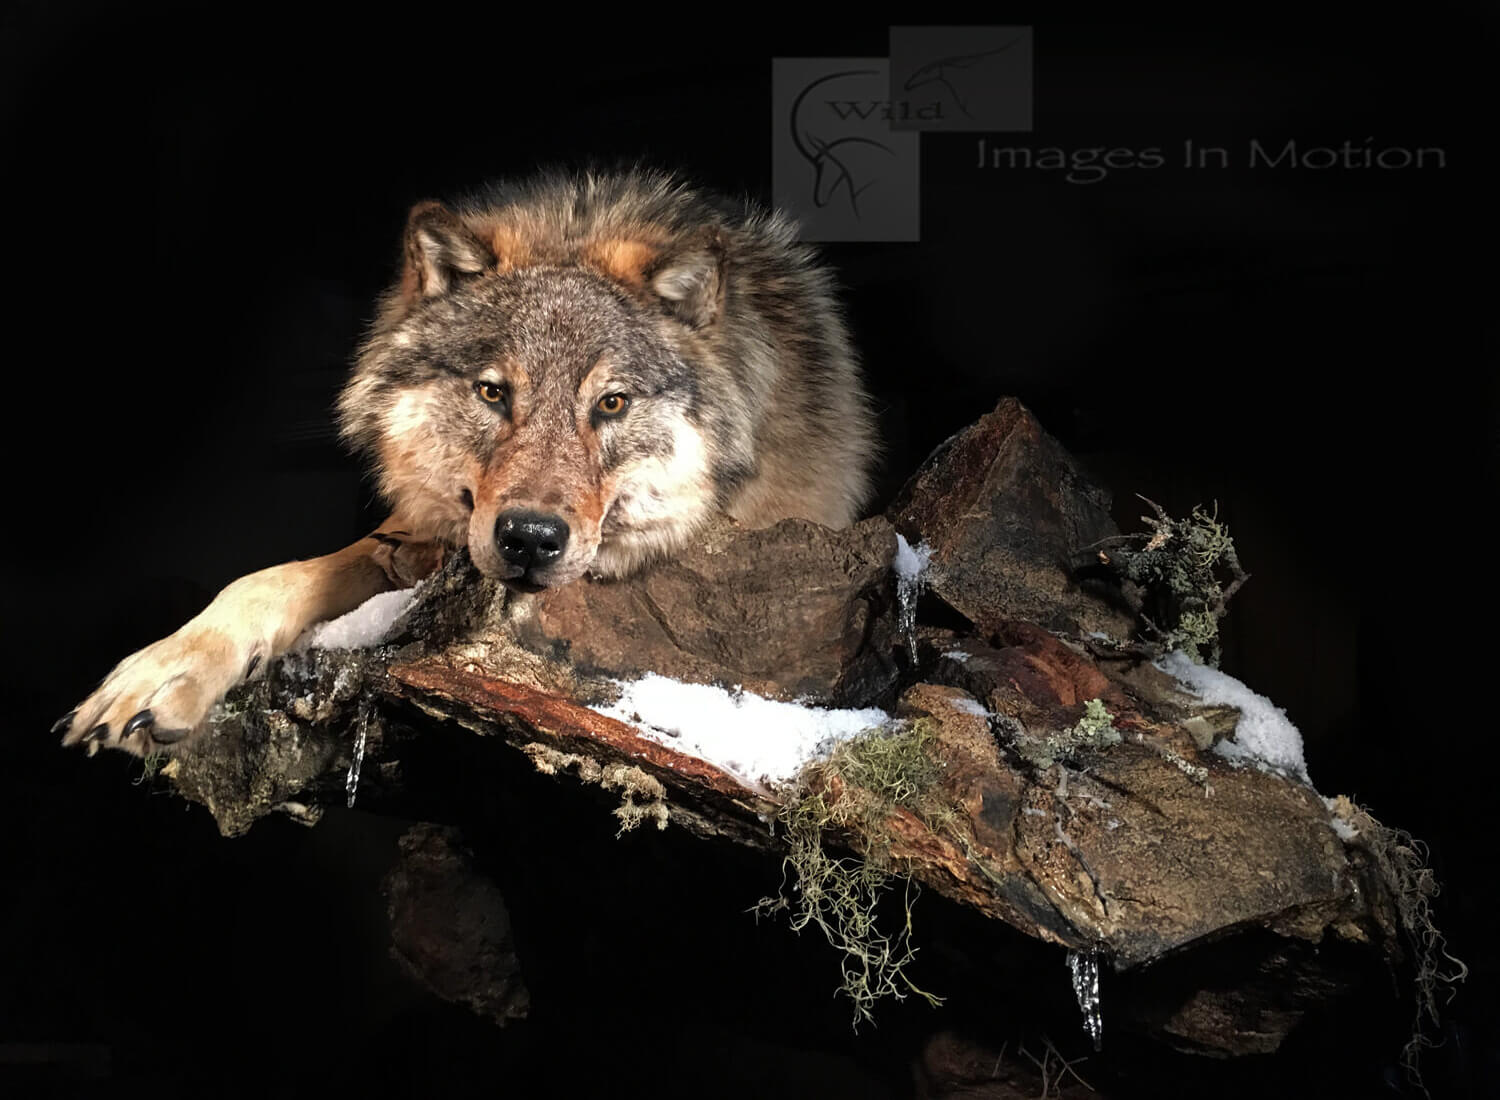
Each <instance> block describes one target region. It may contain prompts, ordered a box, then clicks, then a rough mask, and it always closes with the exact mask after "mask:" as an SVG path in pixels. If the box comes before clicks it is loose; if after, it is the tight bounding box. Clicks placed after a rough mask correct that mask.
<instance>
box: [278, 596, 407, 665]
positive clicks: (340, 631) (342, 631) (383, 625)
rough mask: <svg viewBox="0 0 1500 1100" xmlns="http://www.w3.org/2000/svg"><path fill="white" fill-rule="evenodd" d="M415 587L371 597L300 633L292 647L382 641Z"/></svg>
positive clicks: (347, 646) (352, 645)
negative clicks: (348, 610) (334, 617)
mask: <svg viewBox="0 0 1500 1100" xmlns="http://www.w3.org/2000/svg"><path fill="white" fill-rule="evenodd" d="M416 594H417V590H416V589H415V588H398V589H396V590H395V591H393V592H381V593H379V594H378V595H374V596H371V597H370V598H369V599H368V600H366V601H365V602H364V603H362V604H360V605H359V606H358V607H356V608H355V609H354V610H353V611H351V612H349V613H348V614H347V615H340V616H339V617H338V618H337V619H329V620H328V621H327V622H326V623H319V624H318V625H317V626H315V627H313V628H312V629H310V630H307V631H304V632H303V634H302V636H301V637H300V638H298V639H297V641H296V643H295V644H294V645H293V646H292V648H293V650H302V649H363V648H365V647H366V646H372V645H379V644H380V643H381V642H383V641H385V636H386V635H387V634H389V633H390V630H391V627H392V626H393V625H394V624H395V622H396V620H397V619H398V618H400V617H401V613H402V612H403V611H405V610H406V609H407V608H408V607H410V606H411V602H412V600H413V599H414V598H415V597H416Z"/></svg>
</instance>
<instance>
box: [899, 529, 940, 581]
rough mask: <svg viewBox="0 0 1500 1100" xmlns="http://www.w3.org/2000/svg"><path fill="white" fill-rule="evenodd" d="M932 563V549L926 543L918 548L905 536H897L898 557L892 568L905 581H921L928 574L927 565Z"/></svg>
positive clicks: (920, 543) (918, 545)
mask: <svg viewBox="0 0 1500 1100" xmlns="http://www.w3.org/2000/svg"><path fill="white" fill-rule="evenodd" d="M930 561H932V547H930V546H928V545H927V543H925V542H919V543H917V545H916V546H912V545H911V543H909V542H907V541H906V536H905V535H897V536H896V557H895V560H894V561H892V562H891V568H892V569H893V570H895V573H896V576H897V577H899V578H900V579H901V580H904V581H920V580H921V579H922V574H924V573H926V572H927V563H928V562H930Z"/></svg>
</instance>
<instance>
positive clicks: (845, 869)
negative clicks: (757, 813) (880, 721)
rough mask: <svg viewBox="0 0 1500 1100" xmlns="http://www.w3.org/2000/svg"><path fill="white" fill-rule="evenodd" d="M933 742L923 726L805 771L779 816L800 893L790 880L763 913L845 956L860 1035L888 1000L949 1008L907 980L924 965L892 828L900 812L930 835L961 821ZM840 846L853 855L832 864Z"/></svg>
mask: <svg viewBox="0 0 1500 1100" xmlns="http://www.w3.org/2000/svg"><path fill="white" fill-rule="evenodd" d="M934 736H935V734H934V730H933V724H932V722H931V720H930V719H917V720H916V721H914V722H911V723H909V724H908V725H906V726H905V727H904V728H902V729H901V730H899V731H897V732H895V733H885V732H883V731H879V730H872V731H870V732H869V733H865V734H861V735H860V736H858V737H855V738H852V739H850V740H849V741H846V742H845V743H843V744H842V745H840V746H839V747H838V748H837V749H836V750H835V751H834V753H833V754H832V756H831V757H830V758H829V759H828V760H827V761H826V762H824V763H820V764H813V765H810V766H808V767H807V768H805V769H804V770H803V772H802V774H801V775H800V776H798V779H797V782H796V785H795V786H794V788H793V790H792V791H791V793H790V794H789V796H788V797H787V799H786V801H785V802H784V803H783V804H782V807H781V810H780V812H779V814H778V815H777V816H778V819H779V820H780V821H781V823H782V825H783V831H782V832H783V837H784V839H785V842H786V844H787V855H786V858H785V859H784V860H783V861H782V867H783V870H784V871H785V872H787V874H788V876H790V875H791V874H793V873H795V875H796V885H795V889H793V890H790V891H789V890H788V882H787V881H786V879H783V882H782V888H781V890H780V891H779V892H778V894H777V895H776V896H775V897H769V898H763V899H761V901H760V903H759V904H758V905H757V906H756V912H757V913H765V914H770V913H776V912H782V911H787V912H789V913H790V914H791V926H792V928H793V930H794V931H797V932H801V931H802V930H803V929H804V928H806V927H808V926H809V925H812V926H814V927H816V928H817V929H818V930H819V931H820V932H822V933H823V935H824V937H825V938H826V939H827V940H828V942H829V943H830V944H831V945H833V947H835V948H836V949H837V950H839V951H840V952H841V953H842V956H843V957H842V959H841V962H840V973H841V982H840V989H841V990H842V992H843V993H844V994H845V995H846V996H848V997H849V999H850V1000H851V1001H852V1002H853V1005H854V1026H855V1027H856V1028H858V1026H859V1023H860V1021H862V1020H870V1021H873V1020H874V1013H873V1009H874V1006H875V1004H876V1003H877V1002H878V1001H880V1000H881V999H882V998H885V997H891V998H893V999H895V1000H904V999H905V998H906V997H907V996H908V995H909V994H913V993H915V994H916V995H917V996H919V997H922V998H923V999H924V1000H926V1001H928V1002H929V1003H930V1004H933V1005H937V1004H940V1003H941V998H939V997H937V996H935V995H933V994H931V993H928V992H927V991H926V990H923V989H921V988H919V987H918V986H916V985H915V984H914V983H913V982H912V981H911V979H910V978H909V977H908V976H907V974H906V968H907V966H908V965H909V964H910V963H911V962H912V960H913V959H914V958H915V957H916V948H915V947H913V946H912V944H911V930H912V924H911V919H912V903H913V901H914V900H915V896H916V890H917V887H916V885H915V883H913V882H912V880H911V878H910V876H908V875H906V874H904V873H902V872H900V871H899V870H897V869H895V868H894V867H893V866H892V859H891V843H890V834H889V831H888V826H887V822H888V820H889V818H890V815H891V814H892V813H894V812H896V811H897V810H909V811H911V812H913V813H915V814H917V816H919V817H921V818H922V819H923V820H924V821H926V822H927V823H928V824H929V826H931V827H941V825H942V824H943V823H944V822H946V821H949V820H951V818H952V813H953V811H952V810H951V808H949V807H948V806H946V805H945V804H943V802H942V800H941V799H940V798H939V797H938V796H937V793H936V790H937V778H938V774H939V766H938V764H937V762H936V761H934V760H933V759H932V757H931V755H930V754H929V753H928V751H927V749H928V745H929V744H930V743H931V742H932V740H933V738H934ZM835 838H836V839H838V840H840V841H843V842H844V843H846V844H847V845H848V846H849V847H850V848H852V849H853V854H851V855H846V856H838V857H836V856H834V855H833V854H831V852H830V851H829V848H830V845H831V843H832V842H833V841H834V840H835ZM897 888H899V889H900V892H901V908H902V912H903V914H904V915H903V919H902V922H901V924H900V926H899V927H898V928H897V929H896V930H895V931H891V930H889V929H888V928H887V927H886V926H885V925H884V924H883V923H882V921H881V917H880V909H881V902H882V900H883V899H884V898H885V897H886V895H888V894H890V893H893V892H894V891H895V890H896V889H897ZM789 895H790V896H789Z"/></svg>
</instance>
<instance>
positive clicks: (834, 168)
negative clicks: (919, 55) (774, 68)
mask: <svg viewBox="0 0 1500 1100" xmlns="http://www.w3.org/2000/svg"><path fill="white" fill-rule="evenodd" d="M879 75H880V74H879V73H878V72H877V71H876V70H874V69H851V70H850V71H849V72H846V73H829V74H828V75H827V76H821V77H819V78H818V79H817V80H814V81H813V82H812V83H811V84H809V85H808V86H807V87H806V88H803V89H802V91H801V92H799V93H798V94H797V98H796V99H794V100H793V101H792V117H791V124H792V144H793V145H795V146H796V147H797V152H798V153H800V154H801V155H802V157H803V158H804V159H805V160H806V161H807V163H808V164H810V165H812V168H813V180H812V201H813V205H814V206H818V207H823V206H827V205H828V203H829V200H830V199H833V198H834V197H835V196H836V195H838V194H840V193H841V192H842V194H843V195H844V197H845V198H847V199H848V202H849V211H850V213H852V214H853V215H854V216H855V218H858V217H859V193H860V192H861V191H864V190H865V189H867V188H869V187H872V186H874V185H875V184H876V183H878V182H880V177H879V173H878V170H875V169H874V167H873V166H871V165H869V164H868V161H869V159H870V158H869V157H868V156H862V155H861V154H862V153H864V152H865V151H866V150H871V149H878V150H879V151H880V152H882V153H884V154H885V155H886V157H887V158H892V157H895V155H896V151H895V150H894V149H892V148H891V147H890V145H888V144H887V143H885V142H883V141H876V140H875V139H874V138H868V137H860V136H859V135H857V134H845V135H844V136H842V137H839V138H835V139H834V140H832V141H830V140H827V139H826V138H823V137H820V136H819V135H818V133H817V132H816V131H817V129H818V127H819V126H820V125H821V126H823V127H826V126H827V124H828V122H827V119H826V118H823V117H822V112H820V111H819V110H818V108H819V107H821V106H823V104H822V103H820V102H819V101H818V100H813V102H812V106H811V107H810V108H808V109H807V110H805V111H804V107H805V106H806V105H807V102H808V97H809V96H811V95H813V93H815V92H817V91H818V90H819V89H820V88H824V87H826V86H827V85H829V84H832V83H833V82H835V81H838V80H843V79H845V78H847V77H859V76H879ZM825 94H826V93H825ZM834 102H836V101H833V100H829V101H828V102H827V105H828V106H832V105H833V104H834ZM850 110H854V108H853V107H852V106H851V107H850ZM846 117H847V116H846V115H845V114H844V113H843V112H840V118H839V121H840V122H842V121H844V119H845V118H846ZM815 119H821V122H819V121H816V120H815ZM867 167H869V168H871V169H872V170H871V171H870V173H869V174H868V176H867V175H866V174H865V172H864V169H865V168H867ZM856 171H858V172H859V180H862V181H863V182H859V180H856V178H855V173H856Z"/></svg>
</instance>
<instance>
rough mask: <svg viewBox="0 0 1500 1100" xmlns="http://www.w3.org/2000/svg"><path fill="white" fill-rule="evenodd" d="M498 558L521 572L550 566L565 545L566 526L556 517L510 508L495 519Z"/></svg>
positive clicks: (559, 555) (566, 543) (560, 554)
mask: <svg viewBox="0 0 1500 1100" xmlns="http://www.w3.org/2000/svg"><path fill="white" fill-rule="evenodd" d="M495 541H496V542H497V543H499V545H500V556H501V557H502V558H504V559H505V560H506V561H507V562H508V563H510V564H511V565H517V566H520V567H521V569H522V570H523V571H524V570H529V569H537V568H540V567H541V566H544V565H551V564H552V563H553V562H554V561H556V560H557V559H558V558H560V557H562V552H563V550H565V549H566V548H567V545H568V525H567V524H566V523H564V522H563V521H562V519H561V518H559V517H558V516H544V515H542V514H541V513H540V512H528V511H524V510H522V509H519V508H513V509H511V510H510V511H508V512H501V513H500V517H499V518H498V519H497V520H495Z"/></svg>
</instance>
